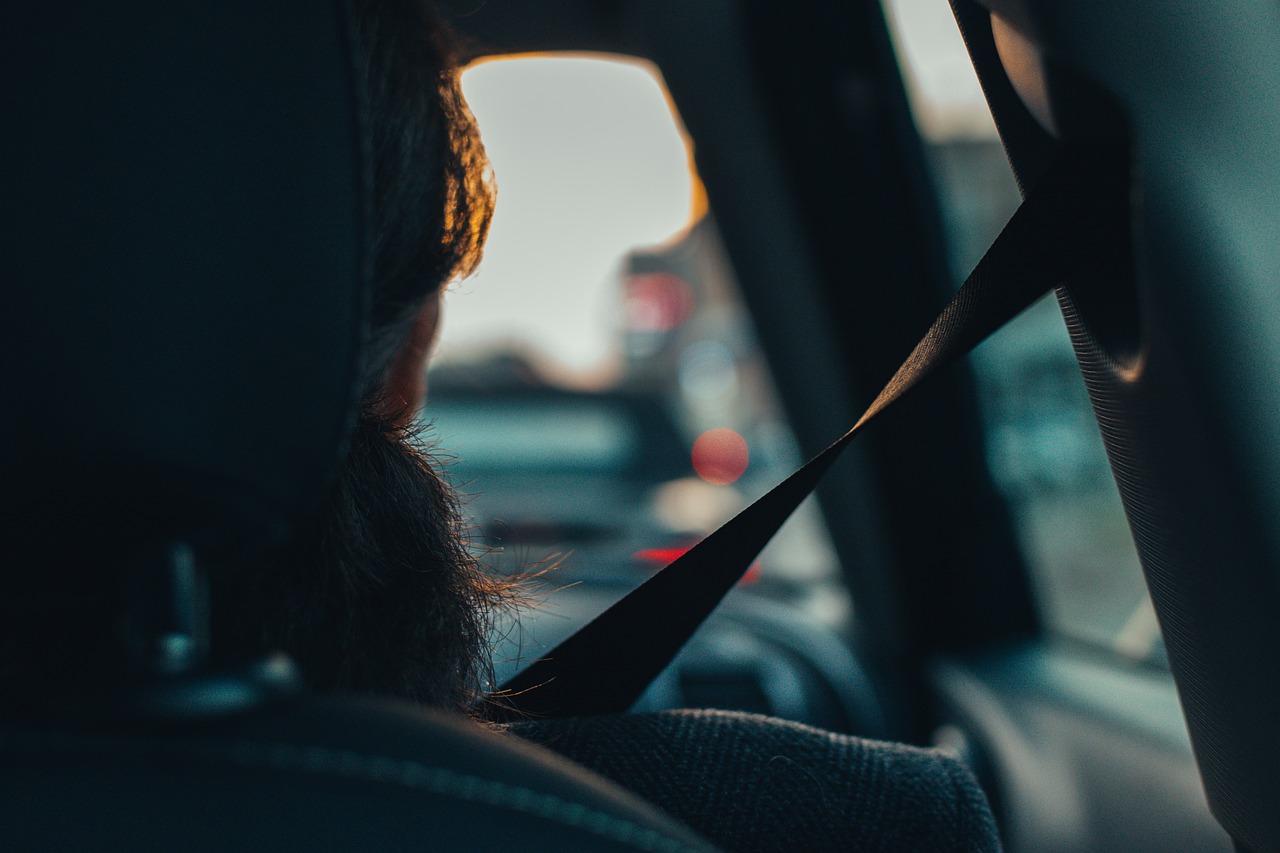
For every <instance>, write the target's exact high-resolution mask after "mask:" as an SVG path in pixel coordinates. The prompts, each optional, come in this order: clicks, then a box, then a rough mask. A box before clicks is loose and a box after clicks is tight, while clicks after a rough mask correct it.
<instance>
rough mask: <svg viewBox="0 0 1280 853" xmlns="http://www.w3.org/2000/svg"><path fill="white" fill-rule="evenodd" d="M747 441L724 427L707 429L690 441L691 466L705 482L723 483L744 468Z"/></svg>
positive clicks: (726, 483) (718, 484) (727, 481)
mask: <svg viewBox="0 0 1280 853" xmlns="http://www.w3.org/2000/svg"><path fill="white" fill-rule="evenodd" d="M750 459H751V456H750V454H749V453H748V451H747V442H746V439H744V438H743V437H742V436H740V435H738V434H737V433H736V432H734V431H733V430H731V429H729V428H728V427H717V428H716V429H709V430H707V431H706V432H704V433H703V434H702V435H700V436H698V440H697V441H695V442H694V443H693V470H695V471H697V472H698V476H699V477H701V478H702V479H704V480H706V481H707V482H708V483H711V484H712V485H716V486H727V485H729V484H730V483H732V482H734V481H736V480H737V479H738V478H739V477H741V476H742V475H743V473H744V472H745V471H746V470H747V463H748V462H749V461H750Z"/></svg>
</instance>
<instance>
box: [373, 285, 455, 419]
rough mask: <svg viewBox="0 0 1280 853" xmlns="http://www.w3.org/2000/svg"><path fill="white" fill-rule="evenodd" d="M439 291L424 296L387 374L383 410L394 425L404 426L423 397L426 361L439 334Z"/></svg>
mask: <svg viewBox="0 0 1280 853" xmlns="http://www.w3.org/2000/svg"><path fill="white" fill-rule="evenodd" d="M442 295H443V294H442V292H441V291H436V292H435V293H433V294H432V295H431V296H428V297H427V299H426V301H425V302H423V303H422V308H421V309H420V310H419V311H418V316H417V318H416V319H415V320H414V321H413V328H412V329H411V330H410V332H409V337H408V339H407V340H406V341H405V343H404V346H403V347H402V348H401V349H400V352H399V353H398V354H397V355H396V357H395V360H394V361H392V362H391V368H390V370H388V371H387V381H386V389H385V390H386V396H385V398H384V399H385V400H386V411H385V414H386V415H388V416H389V417H390V418H391V419H392V420H394V421H395V422H396V423H397V424H401V425H403V424H407V423H408V422H409V421H410V420H411V419H412V418H413V417H414V416H416V415H417V414H418V411H419V410H421V409H422V405H423V403H425V402H426V398H427V361H428V360H429V359H430V358H431V351H432V350H433V349H434V348H435V345H436V339H437V338H438V337H439V334H440V303H441V300H442Z"/></svg>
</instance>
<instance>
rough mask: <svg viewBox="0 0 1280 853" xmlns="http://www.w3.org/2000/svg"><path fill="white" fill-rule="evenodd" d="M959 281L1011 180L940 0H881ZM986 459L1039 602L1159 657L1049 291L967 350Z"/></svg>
mask: <svg viewBox="0 0 1280 853" xmlns="http://www.w3.org/2000/svg"><path fill="white" fill-rule="evenodd" d="M886 11H887V13H888V15H889V19H890V22H891V25H892V28H893V32H894V37H895V41H896V47H897V50H898V54H899V57H900V60H901V62H902V65H903V68H904V73H905V76H906V78H907V88H908V94H909V96H910V98H911V104H912V110H913V113H914V115H915V118H916V122H917V125H918V127H919V128H920V131H921V135H922V136H923V137H924V140H925V145H926V150H927V152H928V155H929V160H930V166H931V167H932V171H933V175H934V179H935V184H936V186H937V188H938V193H939V204H940V207H941V209H942V213H943V217H944V222H945V226H946V229H947V232H948V241H949V244H950V245H949V250H950V260H951V268H952V273H953V276H954V278H955V280H956V282H960V281H962V280H963V279H964V277H965V275H967V274H968V272H969V270H971V269H972V268H973V266H974V265H975V264H976V263H977V261H978V259H979V258H981V256H982V253H983V252H984V251H985V250H986V248H987V246H989V245H990V244H991V242H992V240H994V239H995V236H996V234H997V233H998V232H999V231H1000V229H1001V227H1003V225H1004V223H1005V222H1006V221H1007V220H1008V218H1009V216H1010V215H1012V213H1013V211H1014V210H1015V209H1016V208H1017V206H1018V200H1019V195H1018V190H1017V186H1016V184H1015V183H1014V179H1013V175H1012V173H1011V171H1010V169H1009V165H1008V161H1007V159H1006V158H1005V155H1004V150H1003V148H1002V147H1001V145H1000V141H999V138H998V137H997V135H996V129H995V125H994V123H993V122H992V119H991V114H990V112H989V110H988V109H987V105H986V101H985V99H984V98H983V96H982V90H981V88H980V86H979V85H978V80H977V77H976V75H975V74H974V71H973V66H972V65H971V63H970V61H969V57H968V54H967V53H966V51H965V48H964V44H963V42H962V40H961V38H960V33H959V31H958V29H957V27H956V24H955V20H954V18H953V17H952V15H951V11H950V8H949V7H948V4H947V2H946V0H886ZM973 364H974V368H975V371H976V374H977V378H978V383H979V391H980V394H981V398H982V405H983V410H984V416H985V420H986V428H987V459H988V463H989V465H990V467H991V471H992V474H993V476H994V477H995V479H996V483H997V485H998V486H999V488H1000V489H1001V491H1002V492H1003V494H1004V496H1005V497H1006V499H1007V500H1008V502H1009V505H1010V507H1011V508H1012V510H1013V513H1014V517H1015V520H1016V523H1017V528H1018V533H1019V536H1020V539H1021V544H1022V549H1023V553H1024V556H1025V558H1026V560H1027V562H1028V564H1029V565H1030V567H1031V569H1032V571H1033V579H1034V582H1035V585H1036V588H1037V591H1038V594H1039V598H1040V603H1041V607H1042V610H1043V613H1044V616H1045V618H1046V620H1047V621H1048V623H1049V625H1050V626H1051V628H1053V629H1055V630H1056V631H1057V632H1059V633H1060V634H1064V635H1067V636H1071V637H1076V638H1081V639H1085V640H1088V641H1090V642H1097V643H1104V644H1107V645H1109V646H1111V647H1113V648H1114V649H1115V650H1116V651H1118V652H1120V653H1122V654H1124V655H1126V656H1130V657H1135V658H1139V659H1154V660H1161V659H1163V647H1162V646H1161V643H1160V635H1159V630H1158V628H1157V626H1156V620H1155V614H1154V612H1153V611H1152V609H1151V604H1150V600H1149V599H1148V597H1147V593H1146V587H1145V586H1144V584H1143V580H1142V575H1141V570H1140V568H1139V565H1138V558H1137V554H1136V552H1135V550H1134V547H1133V540H1132V538H1131V537H1130V534H1129V530H1128V526H1127V524H1126V523H1125V519H1124V513H1123V509H1122V508H1121V505H1120V498H1119V495H1118V493H1117V491H1116V487H1115V482H1114V480H1113V479H1112V477H1111V472H1110V469H1109V468H1108V466H1107V462H1106V456H1105V453H1104V451H1103V446H1102V439H1101V436H1100V435H1099V432H1098V427H1097V423H1096V421H1095V420H1094V417H1093V413H1092V411H1091V409H1090V405H1089V400H1088V396H1087V395H1086V393H1085V389H1084V385H1083V381H1082V379H1081V377H1080V373H1079V370H1078V369H1077V367H1076V362H1075V356H1074V354H1073V352H1072V350H1071V343H1070V340H1069V338H1068V335H1067V330H1066V326H1065V324H1064V322H1063V320H1062V315H1061V313H1060V312H1059V311H1058V307H1057V303H1056V301H1055V300H1054V299H1053V298H1052V297H1051V296H1050V297H1046V298H1045V299H1044V300H1042V301H1040V302H1039V303H1037V304H1036V305H1035V306H1034V307H1032V308H1031V309H1030V310H1029V311H1027V312H1026V313H1025V314H1023V315H1022V316H1021V317H1019V318H1018V319H1017V320H1015V321H1014V322H1013V323H1011V324H1010V325H1009V326H1008V327H1006V328H1005V329H1003V330H1001V331H1000V332H998V333H997V334H996V335H995V336H994V337H993V338H991V339H990V340H989V341H987V342H986V343H984V344H983V345H982V346H980V347H979V348H978V350H977V351H976V352H975V353H974V356H973Z"/></svg>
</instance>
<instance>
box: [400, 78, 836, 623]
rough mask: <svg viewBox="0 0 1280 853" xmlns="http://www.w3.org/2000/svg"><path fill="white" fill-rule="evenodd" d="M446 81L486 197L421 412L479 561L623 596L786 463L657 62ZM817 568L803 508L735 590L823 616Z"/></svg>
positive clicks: (824, 574)
mask: <svg viewBox="0 0 1280 853" xmlns="http://www.w3.org/2000/svg"><path fill="white" fill-rule="evenodd" d="M462 79H463V87H464V90H465V93H466V96H467V99H468V101H469V103H470V104H471V107H472V109H473V111H474V112H475V114H476V119H477V122H478V124H479V126H480V131H481V135H482V137H483V139H484V141H485V145H486V148H487V149H488V151H489V154H490V157H491V159H492V162H493V166H494V172H495V177H496V182H497V186H498V208H497V212H496V216H495V219H494V222H493V227H492V232H491V235H490V240H489V244H488V247H487V250H486V253H485V259H484V261H483V263H482V264H481V266H480V269H479V270H478V272H477V274H476V275H475V276H474V277H473V278H472V279H470V280H468V281H465V282H463V283H461V284H460V285H456V286H455V287H454V289H453V292H451V293H450V294H448V296H447V298H446V301H445V308H444V320H443V334H442V338H441V343H440V346H439V349H438V351H437V353H436V356H435V358H434V360H433V362H432V365H433V366H432V371H431V374H430V377H429V388H428V401H427V406H426V410H425V417H426V419H427V421H428V422H429V423H430V424H431V427H430V429H432V430H433V431H434V434H435V435H434V437H435V439H436V440H437V441H438V442H439V444H440V446H441V447H443V448H445V449H446V451H447V452H449V453H452V454H454V455H456V462H455V463H454V464H453V465H452V467H451V476H452V477H453V479H454V480H455V481H456V482H457V483H458V484H459V485H460V486H461V487H462V489H463V491H464V492H465V493H467V494H469V495H471V496H472V497H471V501H470V504H469V510H470V512H471V514H472V516H473V523H474V525H475V538H476V540H477V543H478V545H479V546H480V547H482V548H484V549H485V550H486V551H487V553H488V557H487V561H488V562H489V564H490V565H492V566H495V567H496V568H497V569H498V570H509V571H522V570H527V569H529V568H531V567H532V568H537V567H538V566H540V565H547V564H556V565H557V566H558V568H557V569H556V571H555V572H554V574H553V575H552V578H551V581H552V582H551V584H550V586H552V587H555V586H560V585H564V584H570V583H578V582H582V583H584V584H586V585H587V586H588V587H589V586H591V585H593V584H594V585H601V584H603V585H609V584H613V585H618V586H634V585H635V584H637V583H639V581H640V580H642V579H643V578H644V577H645V576H647V574H648V573H651V572H653V571H655V570H656V569H658V568H661V567H662V566H664V565H665V564H666V563H667V562H670V561H671V560H672V559H674V558H675V557H676V556H677V555H678V554H680V553H681V552H682V551H683V550H684V549H687V548H688V547H689V546H690V545H692V544H693V543H694V542H696V541H697V540H698V539H700V538H701V537H702V536H705V535H706V534H707V533H709V532H710V531H711V530H713V529H714V528H715V527H716V526H718V525H719V524H720V523H722V522H724V521H725V520H727V519H728V518H729V517H731V516H732V515H733V514H734V513H735V512H737V511H738V510H739V509H741V508H742V507H743V506H745V504H746V502H747V501H749V500H751V499H754V498H755V497H757V496H758V495H759V494H761V493H763V492H764V491H765V490H766V489H767V488H768V487H770V486H772V485H774V484H775V483H776V482H777V481H779V480H780V479H782V478H783V477H784V476H785V475H787V474H789V473H791V471H792V470H794V468H795V467H797V466H798V465H799V464H800V462H802V461H803V460H801V459H800V457H799V454H798V451H797V449H796V446H795V442H794V439H793V438H792V435H791V432H790V428H789V427H788V425H787V423H786V420H785V419H784V417H783V416H782V413H781V411H780V409H779V406H778V404H777V403H776V400H775V395H774V390H773V386H772V380H771V377H770V375H769V371H768V368H767V366H766V364H765V362H764V359H763V356H762V355H761V353H760V351H759V348H758V347H757V344H756V341H755V333H754V330H753V328H752V324H751V322H750V318H749V317H748V315H747V312H746V309H745V307H744V306H743V304H742V302H741V299H740V297H739V295H738V289H737V283H736V281H735V278H734V274H733V270H732V268H731V267H730V265H729V263H728V260H727V258H726V256H725V253H724V251H723V249H722V247H721V245H720V240H719V237H718V234H717V231H716V225H715V220H714V217H713V215H712V212H711V211H709V210H708V207H707V202H706V199H705V196H704V194H703V192H702V188H701V184H700V181H699V179H698V176H697V174H696V173H695V171H694V170H693V167H692V158H691V154H690V148H689V143H688V140H687V138H686V137H685V135H684V132H683V128H682V126H681V124H680V121H679V118H678V116H676V115H675V114H674V113H673V110H672V106H671V102H670V99H669V97H668V96H667V93H666V89H665V86H664V85H663V83H662V80H661V77H660V76H659V75H658V73H657V71H656V69H655V68H653V67H652V66H651V65H649V64H647V63H643V62H639V61H634V60H629V59H622V58H616V59H611V58H602V57H599V56H593V57H577V56H545V55H543V56H533V57H510V58H495V59H489V60H486V61H483V62H480V63H477V64H476V65H474V66H472V67H471V68H469V69H468V70H467V71H466V72H465V73H464V74H463V78H462ZM838 577H839V572H838V570H837V565H836V562H835V557H834V552H833V550H832V548H831V546H830V544H829V540H828V538H827V535H826V532H825V529H824V528H823V526H822V522H821V519H820V515H819V513H818V512H817V511H816V507H814V506H807V507H804V508H802V511H801V513H800V514H799V515H798V517H797V518H795V519H793V521H792V522H791V523H790V524H789V525H788V527H787V528H785V529H784V531H783V532H782V533H781V534H780V535H779V537H778V538H777V539H775V541H774V543H773V544H772V545H771V546H770V548H769V549H767V550H766V551H765V553H764V554H763V555H762V557H761V559H760V561H759V563H758V564H757V566H756V567H755V568H754V569H753V570H752V571H751V573H749V574H748V577H747V579H746V581H745V583H747V584H748V585H749V587H750V589H751V590H752V592H753V593H759V594H762V595H766V596H771V597H776V598H780V599H784V600H786V601H788V602H790V603H792V604H797V605H799V606H801V607H802V608H804V610H806V611H807V612H808V613H809V614H810V615H812V617H813V618H814V619H815V620H816V621H818V622H820V623H823V624H825V625H828V626H831V627H836V628H840V627H843V626H844V624H845V622H846V620H847V619H848V616H849V611H850V604H849V601H848V597H847V594H846V593H845V592H844V587H843V585H842V584H841V583H840V581H839V580H838Z"/></svg>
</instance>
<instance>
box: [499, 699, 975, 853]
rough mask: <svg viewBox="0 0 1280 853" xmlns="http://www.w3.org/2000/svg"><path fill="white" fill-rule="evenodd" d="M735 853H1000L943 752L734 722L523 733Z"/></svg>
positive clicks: (964, 779)
mask: <svg viewBox="0 0 1280 853" xmlns="http://www.w3.org/2000/svg"><path fill="white" fill-rule="evenodd" d="M507 728H508V730H509V731H511V732H513V733H515V734H516V735H518V736H520V737H522V738H524V739H526V740H529V741H532V742H534V743H537V744H540V745H541V746H543V747H546V748H547V749H550V750H553V751H554V752H557V753H559V754H560V755H562V756H564V757H566V758H568V759H570V760H572V761H575V762H577V763H578V764H581V765H583V766H585V767H587V768H589V769H591V770H594V771H595V772H597V773H599V774H600V775H602V776H605V777H606V778H609V779H611V780H613V781H614V782H616V783H618V784H620V785H622V786H623V787H625V788H627V789H629V790H631V791H632V792H634V793H636V794H637V795H639V796H640V797H643V798H644V799H646V800H648V801H650V802H651V803H653V804H654V805H656V806H658V807H659V808H661V809H662V810H664V811H666V812H667V813H669V814H671V815H672V816H673V817H675V818H677V819H679V820H681V821H683V822H684V823H686V824H687V825H688V826H690V827H691V828H693V829H694V830H696V831H697V832H699V833H701V834H702V835H703V836H705V837H706V838H707V839H708V840H710V841H712V842H713V843H715V844H717V845H718V846H720V847H722V848H724V849H725V850H727V851H732V853H754V851H760V853H764V851H792V850H794V851H806V853H808V851H826V850H832V851H834V850H841V851H903V850H906V851H913V850H921V851H957V853H958V852H959V851H964V853H996V851H999V850H1000V841H999V837H998V835H997V833H996V826H995V820H994V819H993V817H992V815H991V811H990V809H989V808H988V806H987V801H986V797H985V796H984V795H983V793H982V790H981V788H979V787H978V784H977V782H976V781H975V780H974V778H973V775H972V774H971V773H970V772H969V770H968V769H967V768H966V767H965V766H964V765H963V764H962V763H961V762H960V761H959V760H957V759H955V758H953V757H951V756H949V755H947V754H945V753H942V752H939V751H938V750H931V749H922V748H919V747H913V746H906V745H903V744H893V743H882V742H878V741H870V740H864V739H862V738H857V737H852V736H849V735H840V734H833V733H831V732H825V731H822V730H820V729H815V728H812V727H810V726H805V725H801V724H799V723H791V722H786V721H782V720H775V719H770V718H768V717H762V716H759V715H755V714H742V713H733V712H725V711H667V712H662V713H650V714H631V715H623V716H606V717H582V718H572V719H562V720H535V721H525V722H520V723H513V724H511V725H509V726H508V727H507Z"/></svg>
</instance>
